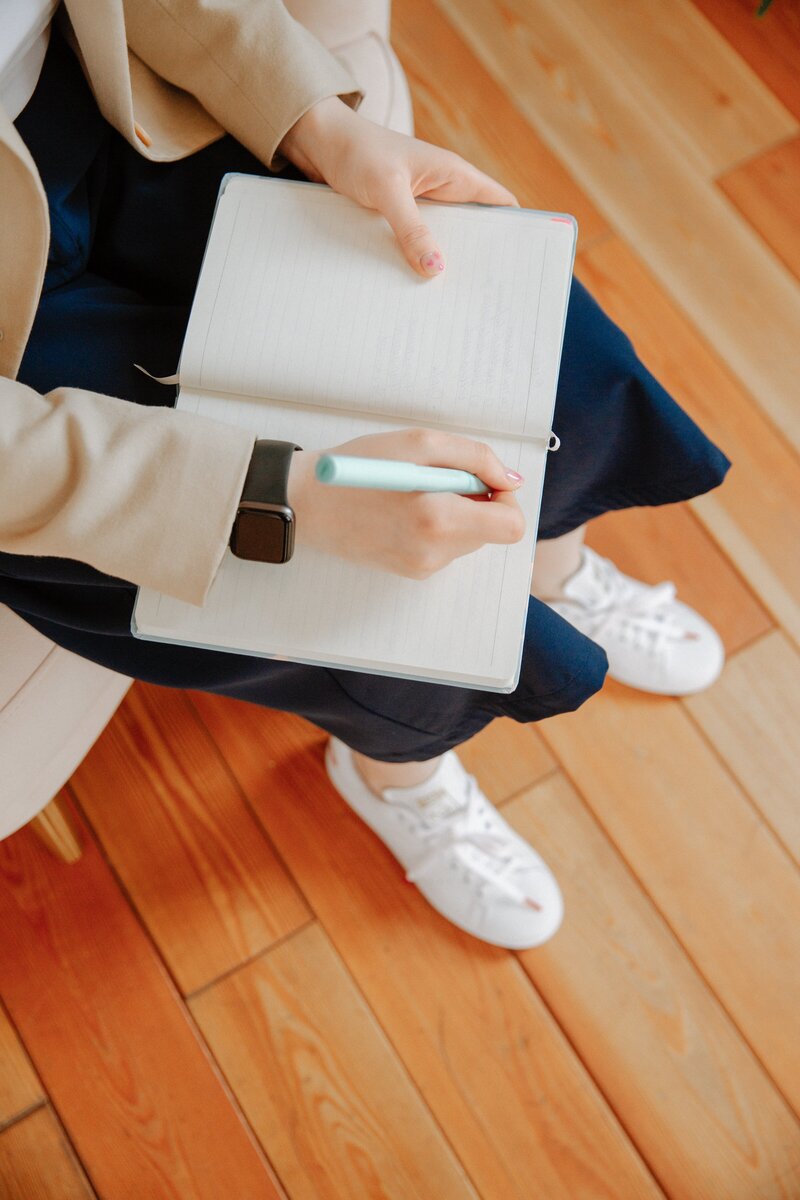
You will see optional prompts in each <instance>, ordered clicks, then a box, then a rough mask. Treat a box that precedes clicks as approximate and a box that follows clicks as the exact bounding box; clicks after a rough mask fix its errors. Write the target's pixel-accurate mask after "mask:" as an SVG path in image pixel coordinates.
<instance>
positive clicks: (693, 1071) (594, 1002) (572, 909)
mask: <svg viewBox="0 0 800 1200" xmlns="http://www.w3.org/2000/svg"><path fill="white" fill-rule="evenodd" d="M504 815H505V816H506V818H507V819H508V820H509V821H510V822H511V824H512V825H513V826H514V828H515V829H516V830H517V831H518V832H519V833H520V834H522V836H523V837H524V838H526V839H527V840H528V841H529V842H530V843H531V844H532V845H534V846H536V847H537V849H538V850H539V851H540V853H541V854H542V855H543V856H544V858H545V860H546V861H547V862H548V863H549V864H550V866H551V867H552V869H553V870H554V872H555V874H556V876H557V878H558V879H559V881H560V883H561V887H562V890H563V892H564V906H565V917H564V923H563V924H562V926H561V928H560V929H559V931H558V933H557V934H556V936H555V938H554V939H553V940H552V941H551V942H549V943H548V944H547V947H546V951H547V952H546V953H541V954H539V953H537V952H536V951H525V952H524V953H523V954H522V955H521V958H522V962H523V965H524V967H525V969H526V970H527V971H529V973H530V976H531V979H532V980H533V982H534V984H535V985H536V988H537V990H538V991H539V992H540V993H541V995H542V996H543V997H544V999H545V1000H546V1001H547V1004H548V1007H549V1008H550V1010H551V1011H552V1012H554V1013H555V1014H556V1015H557V1016H558V1020H559V1023H560V1024H561V1026H562V1028H563V1029H564V1032H565V1033H566V1034H567V1036H568V1037H569V1040H570V1042H571V1043H572V1045H573V1046H575V1048H576V1050H577V1051H578V1053H579V1054H580V1056H581V1058H582V1059H583V1061H584V1063H586V1065H587V1067H588V1068H589V1070H590V1071H591V1073H592V1075H593V1076H594V1078H595V1079H597V1080H598V1082H599V1083H600V1086H601V1087H602V1089H603V1093H604V1094H605V1096H606V1097H607V1099H608V1100H609V1102H610V1103H611V1105H612V1107H613V1108H614V1111H615V1112H616V1114H617V1116H618V1117H619V1118H620V1120H621V1121H622V1124H623V1125H624V1126H625V1128H626V1130H627V1131H628V1133H629V1135H630V1136H631V1139H632V1141H633V1142H634V1143H635V1145H636V1146H637V1148H638V1149H639V1152H640V1154H642V1156H643V1157H644V1158H645V1160H646V1162H647V1164H648V1166H649V1167H650V1169H651V1170H652V1171H653V1174H654V1175H655V1177H656V1178H657V1179H658V1181H659V1183H660V1184H661V1186H662V1187H663V1189H664V1191H665V1192H666V1193H667V1194H668V1195H669V1196H670V1197H672V1198H673V1200H678V1198H681V1197H682V1198H684V1200H718V1198H719V1197H721V1196H731V1197H732V1196H745V1195H747V1196H760V1197H767V1196H788V1195H790V1194H791V1192H792V1180H793V1181H794V1184H795V1186H796V1187H797V1188H798V1189H800V1125H799V1124H798V1122H797V1120H796V1118H795V1117H794V1114H793V1113H792V1112H791V1110H790V1109H789V1107H788V1106H787V1104H786V1102H785V1101H784V1100H783V1098H782V1096H781V1095H780V1093H779V1092H778V1091H777V1090H776V1089H775V1087H774V1085H773V1084H772V1082H771V1080H770V1079H769V1077H768V1076H767V1074H766V1072H765V1071H764V1069H763V1067H762V1066H761V1064H760V1063H759V1062H758V1060H757V1059H756V1058H755V1056H754V1054H753V1053H752V1051H751V1050H750V1048H749V1047H748V1046H747V1044H746V1042H744V1041H743V1040H742V1038H741V1036H740V1034H739V1031H738V1029H737V1028H736V1026H735V1025H734V1024H733V1022H732V1021H731V1020H730V1018H729V1016H728V1015H727V1013H726V1012H725V1009H724V1008H723V1007H722V1005H721V1004H720V1003H719V1002H718V1000H717V999H716V998H715V996H714V995H713V993H712V992H711V991H710V990H709V988H708V987H707V985H706V983H705V981H704V980H703V977H702V974H701V973H700V972H699V971H698V970H697V968H696V967H695V966H694V965H693V964H692V963H691V962H690V960H689V959H688V958H687V957H686V955H685V954H684V953H683V951H682V949H681V947H680V945H679V944H678V943H677V942H676V940H675V938H674V937H673V935H672V932H671V930H670V929H669V926H668V925H667V924H666V923H665V921H664V920H663V918H662V917H661V916H660V915H659V913H658V911H657V910H656V908H655V907H654V906H653V904H652V903H651V901H650V900H649V898H648V897H647V896H646V895H645V893H644V892H643V891H642V890H641V888H640V887H639V885H638V883H637V881H636V878H635V875H633V874H632V873H631V872H630V871H629V870H628V868H627V867H626V866H625V864H624V862H623V861H622V859H621V858H620V856H619V854H618V853H617V852H616V850H615V849H614V847H613V846H612V845H611V843H610V842H609V841H608V839H607V837H606V836H605V835H604V833H603V832H602V830H601V829H600V828H599V826H598V825H597V823H596V821H594V820H593V819H592V817H591V815H590V814H589V811H588V810H587V808H586V806H585V805H584V804H583V802H582V801H581V799H580V797H579V796H578V794H577V793H576V792H575V789H574V788H573V787H572V786H571V785H570V784H569V783H568V782H567V780H566V779H565V778H564V776H563V775H562V774H560V773H557V774H554V775H551V776H550V777H549V778H548V779H547V780H545V781H544V782H543V783H540V784H538V785H537V786H536V787H534V788H532V789H530V790H529V791H527V792H525V793H524V795H522V796H519V797H517V798H516V799H514V800H512V801H511V802H510V803H509V804H508V805H506V807H505V809H504Z"/></svg>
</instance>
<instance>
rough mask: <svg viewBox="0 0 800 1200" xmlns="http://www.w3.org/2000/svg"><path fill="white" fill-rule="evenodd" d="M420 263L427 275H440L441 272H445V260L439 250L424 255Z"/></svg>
mask: <svg viewBox="0 0 800 1200" xmlns="http://www.w3.org/2000/svg"><path fill="white" fill-rule="evenodd" d="M419 261H420V263H421V264H422V269H423V271H424V272H425V274H426V275H438V274H439V272H440V271H443V270H444V260H443V258H442V256H441V254H440V253H439V251H438V250H434V251H433V252H432V253H430V254H423V255H422V257H421V258H420V260H419Z"/></svg>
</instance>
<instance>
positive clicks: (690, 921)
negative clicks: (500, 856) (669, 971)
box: [541, 683, 800, 1110]
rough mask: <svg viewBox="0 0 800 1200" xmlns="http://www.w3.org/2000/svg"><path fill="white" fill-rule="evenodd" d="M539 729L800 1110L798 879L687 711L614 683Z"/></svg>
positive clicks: (716, 991) (799, 929) (775, 840)
mask: <svg viewBox="0 0 800 1200" xmlns="http://www.w3.org/2000/svg"><path fill="white" fill-rule="evenodd" d="M541 730H542V734H543V736H544V738H545V740H546V741H547V742H548V744H549V745H550V747H551V749H552V750H553V752H554V753H555V754H556V756H557V757H558V758H559V760H560V761H561V762H562V763H563V765H564V769H565V770H566V771H567V773H568V774H569V776H570V778H571V779H572V780H573V782H574V783H575V785H576V786H577V787H578V788H579V790H580V791H581V793H582V794H583V796H584V797H585V798H586V802H587V804H588V805H589V807H590V809H591V811H592V812H593V814H594V816H595V817H596V819H597V820H598V821H599V822H600V824H601V825H602V827H603V828H604V830H605V831H606V833H607V834H608V836H609V837H610V838H611V839H612V841H613V842H614V843H615V845H616V846H617V847H618V849H619V850H620V852H621V853H622V855H623V857H624V859H625V861H626V862H628V863H630V864H631V866H632V868H633V869H634V870H635V872H636V876H637V878H638V879H639V880H640V882H641V884H642V886H643V887H644V888H645V889H646V891H647V892H648V893H649V895H650V896H651V897H652V899H653V901H654V903H655V904H656V905H657V907H658V909H659V911H660V912H661V913H662V915H663V917H664V919H665V920H666V921H667V922H668V924H669V926H670V927H671V929H672V930H673V932H674V934H675V936H676V937H677V938H678V939H679V940H680V942H681V943H682V944H683V946H684V947H685V949H686V952H687V953H688V954H689V955H690V956H691V958H692V959H693V961H694V962H696V963H699V964H702V971H703V975H704V977H705V978H706V980H707V981H708V983H709V985H710V986H711V987H712V988H713V990H714V992H715V993H716V995H717V996H718V997H719V999H720V1001H721V1003H722V1004H723V1005H724V1007H725V1008H726V1010H727V1011H728V1012H729V1013H730V1015H731V1017H732V1018H733V1020H734V1021H735V1022H736V1024H737V1025H738V1027H739V1029H740V1030H741V1031H742V1034H743V1036H744V1037H745V1038H746V1040H747V1041H748V1042H749V1044H750V1046H752V1048H753V1049H754V1051H755V1052H756V1054H757V1055H758V1056H759V1058H760V1059H761V1062H762V1063H763V1064H764V1066H765V1068H766V1070H767V1071H768V1073H769V1074H770V1076H771V1077H772V1079H773V1080H774V1081H775V1082H776V1084H777V1086H778V1087H779V1088H780V1089H781V1091H782V1092H783V1094H784V1095H785V1096H786V1098H787V1099H788V1100H789V1101H790V1102H791V1103H792V1104H793V1106H794V1108H795V1110H798V1109H799V1108H800V1017H799V1014H800V978H798V972H797V964H798V962H800V922H798V921H795V920H787V919H786V914H787V913H796V912H800V876H798V872H797V870H796V868H795V866H794V864H793V863H792V860H791V859H790V858H789V856H788V855H787V854H786V852H785V850H784V849H783V847H782V846H781V845H780V843H779V842H778V841H777V839H776V837H775V835H774V834H773V833H772V831H771V830H770V829H769V827H768V826H767V825H766V824H765V822H764V820H763V818H762V817H761V815H760V813H758V812H757V811H755V810H754V809H753V807H752V805H751V804H750V802H749V800H748V799H747V797H746V796H745V795H744V794H743V793H742V792H741V790H740V789H739V788H738V787H737V785H736V784H735V783H734V781H733V780H732V779H731V776H730V775H729V774H728V772H727V771H726V769H725V768H724V767H723V766H722V764H721V763H720V761H719V759H718V758H717V756H716V755H715V754H714V752H713V751H712V750H711V748H710V747H709V745H708V743H707V742H706V741H705V739H704V738H703V737H702V736H701V734H700V733H699V732H698V730H697V728H696V726H695V725H694V723H693V722H692V721H691V720H690V719H689V716H688V715H687V713H686V711H685V709H683V708H682V707H681V703H680V701H677V700H668V699H661V698H657V697H649V696H645V695H643V694H641V693H636V692H634V691H632V690H631V689H629V688H623V687H621V686H620V685H615V684H613V683H607V684H606V687H605V689H604V690H603V692H602V693H601V694H600V695H599V696H595V697H593V698H592V699H591V700H590V701H589V702H588V703H587V704H585V705H584V706H583V708H581V710H580V711H579V712H578V713H577V714H566V715H564V716H559V717H554V718H552V719H551V720H548V721H546V722H544V723H543V725H542V726H541ZM610 747H613V753H610V752H609V748H610ZM754 981H757V985H756V986H754Z"/></svg>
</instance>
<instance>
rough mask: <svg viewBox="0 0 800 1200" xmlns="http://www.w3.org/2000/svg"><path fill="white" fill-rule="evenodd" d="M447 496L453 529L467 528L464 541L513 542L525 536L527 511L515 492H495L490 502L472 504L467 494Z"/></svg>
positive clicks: (482, 543) (501, 543)
mask: <svg viewBox="0 0 800 1200" xmlns="http://www.w3.org/2000/svg"><path fill="white" fill-rule="evenodd" d="M437 499H438V497H437ZM447 500H448V505H447V508H446V509H445V511H446V514H447V518H448V520H449V521H450V522H451V527H452V529H453V530H454V531H457V530H458V531H463V536H464V541H465V542H466V543H467V544H468V545H469V546H471V547H475V548H477V547H479V546H483V545H485V543H486V542H492V543H494V544H496V545H502V546H510V545H513V544H514V543H516V542H519V541H521V539H522V538H523V537H524V536H525V514H524V513H523V511H522V509H521V508H520V506H519V504H518V503H517V498H516V496H514V495H513V494H512V493H511V492H495V494H494V496H493V497H492V499H491V501H490V502H489V503H488V504H469V508H467V504H468V503H469V502H468V500H467V499H466V498H465V497H462V496H448V497H447ZM455 536H456V537H458V533H455ZM467 553H469V551H467Z"/></svg>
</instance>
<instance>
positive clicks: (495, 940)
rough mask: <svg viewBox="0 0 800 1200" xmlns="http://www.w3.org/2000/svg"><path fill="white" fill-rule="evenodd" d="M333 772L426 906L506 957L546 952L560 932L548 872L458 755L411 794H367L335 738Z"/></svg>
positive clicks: (557, 900) (328, 756)
mask: <svg viewBox="0 0 800 1200" xmlns="http://www.w3.org/2000/svg"><path fill="white" fill-rule="evenodd" d="M325 766H326V768H327V771H328V775H329V777H330V780H331V782H332V783H333V785H334V787H335V788H336V790H337V791H338V792H339V793H340V795H341V796H342V797H343V798H344V800H345V801H346V802H347V803H348V804H349V805H350V807H351V808H352V809H353V811H354V812H356V813H357V814H358V816H359V817H361V819H362V820H363V821H365V822H366V824H367V825H369V827H370V829H372V830H373V832H374V833H376V834H377V835H378V837H379V838H380V839H381V841H383V842H384V843H385V844H386V845H387V846H388V847H389V849H390V850H391V852H392V854H393V855H394V856H395V858H396V859H398V861H399V862H400V863H402V865H403V866H404V867H406V868H410V869H409V870H408V871H407V874H406V879H407V880H409V882H411V883H416V885H417V887H418V888H419V890H420V891H421V892H422V894H423V896H424V897H425V899H426V900H427V901H428V902H429V903H430V904H431V905H432V906H433V907H434V908H435V909H436V911H437V912H439V913H441V915H442V916H443V917H446V918H447V920H448V921H451V922H452V923H453V924H454V925H457V926H458V928H459V929H463V930H464V931H465V932H466V933H471V934H472V935H473V936H474V937H477V938H480V939H481V941H484V942H489V943H490V944H491V945H493V946H504V947H505V948H506V949H508V950H524V949H527V948H529V947H531V946H539V945H541V944H542V942H546V941H547V940H548V938H551V937H552V936H553V934H554V933H555V932H556V930H557V929H558V927H559V925H560V924H561V919H562V917H563V915H564V901H563V898H562V896H561V891H560V889H559V886H558V884H557V883H556V879H555V876H554V875H553V874H552V872H551V871H550V868H549V867H548V866H547V864H546V863H545V862H544V860H543V859H542V858H540V857H539V855H538V854H537V853H536V851H535V850H534V849H533V848H532V847H531V846H529V845H528V843H527V842H526V841H525V840H524V839H523V838H521V837H520V836H519V834H517V833H515V832H514V830H513V829H512V828H511V826H510V825H508V823H507V822H506V821H505V820H503V818H502V817H501V816H500V814H499V812H498V811H497V809H496V808H495V807H494V806H493V805H492V804H490V803H489V801H488V800H487V799H486V797H485V796H484V795H483V793H482V792H481V790H480V789H479V787H478V784H477V782H476V780H475V779H474V778H473V777H472V776H471V775H468V774H467V772H466V771H465V770H464V767H463V766H462V765H461V762H460V760H459V758H458V755H457V754H456V753H455V752H454V751H452V750H450V751H448V752H447V753H446V754H445V755H444V756H443V758H442V761H441V763H440V764H439V766H438V767H437V768H436V771H435V772H434V774H433V776H432V777H431V778H430V779H426V780H425V782H424V783H420V784H417V785H416V786H415V787H409V788H385V789H384V791H383V793H382V795H383V799H382V800H380V799H378V797H377V796H376V795H375V793H374V792H373V791H372V790H371V789H370V788H369V787H367V784H366V783H365V782H364V780H363V779H362V777H361V775H360V773H359V771H358V768H357V767H356V765H355V763H354V761H353V755H352V751H351V750H350V748H349V746H346V745H345V744H344V742H340V741H339V739H338V738H334V737H332V738H331V739H330V741H329V742H328V745H327V747H326V750H325Z"/></svg>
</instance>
